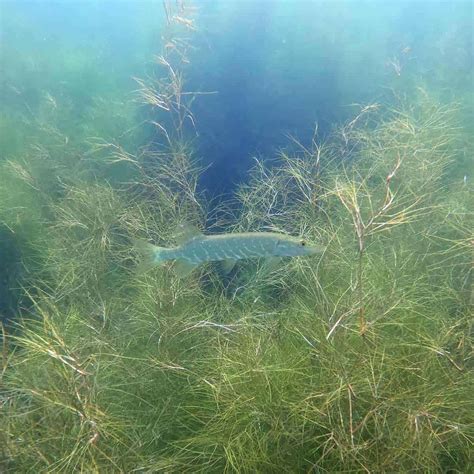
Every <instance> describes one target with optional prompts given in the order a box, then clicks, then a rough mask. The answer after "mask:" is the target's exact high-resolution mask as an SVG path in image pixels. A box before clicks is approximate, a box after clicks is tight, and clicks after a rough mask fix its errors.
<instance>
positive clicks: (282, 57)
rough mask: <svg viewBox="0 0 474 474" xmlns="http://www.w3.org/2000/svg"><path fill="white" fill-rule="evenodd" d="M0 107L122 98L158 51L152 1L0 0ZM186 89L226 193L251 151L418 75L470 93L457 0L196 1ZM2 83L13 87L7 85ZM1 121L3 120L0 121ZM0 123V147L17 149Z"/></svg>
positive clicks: (209, 180)
mask: <svg viewBox="0 0 474 474" xmlns="http://www.w3.org/2000/svg"><path fill="white" fill-rule="evenodd" d="M0 5H1V7H0V14H1V19H0V26H1V45H2V46H1V62H0V67H1V85H2V87H1V94H2V95H1V97H0V99H1V104H2V109H3V114H5V115H8V114H9V113H12V112H14V111H15V110H16V111H19V110H20V109H22V108H24V107H25V104H27V106H28V108H29V109H30V111H31V113H37V109H38V108H39V106H40V105H39V102H40V97H41V95H42V94H43V93H44V91H45V90H46V91H48V92H49V93H50V94H51V96H53V97H55V98H56V100H61V99H62V98H63V99H64V100H68V101H70V102H71V103H72V112H71V114H70V116H69V117H68V120H69V122H68V123H67V125H66V126H67V127H69V128H70V130H69V132H70V133H71V134H74V127H80V126H81V120H82V119H83V118H84V115H85V114H86V112H87V109H88V107H90V106H91V103H92V99H93V98H94V97H96V96H102V97H104V98H105V99H106V100H107V99H110V100H113V99H120V100H124V99H127V97H128V98H130V95H131V94H130V93H131V92H132V91H133V90H134V89H136V83H135V82H134V81H133V79H132V77H133V76H138V77H143V76H144V75H146V74H147V72H149V70H150V62H151V60H152V56H153V55H154V54H157V53H159V51H160V48H161V44H160V37H161V30H162V27H163V20H164V18H163V9H162V3H161V2H149V1H133V2H127V1H120V0H119V1H113V2H112V1H87V0H82V1H14V2H13V1H2V2H1V3H0ZM194 5H196V6H197V7H198V11H197V15H196V25H197V27H198V32H197V33H196V34H195V35H194V37H193V42H194V45H195V47H196V49H195V51H194V53H193V55H192V58H191V64H190V66H189V68H188V69H187V70H186V75H187V77H188V82H187V87H188V89H189V90H200V91H217V94H215V95H210V96H203V97H202V98H201V99H199V100H197V101H196V103H195V108H194V114H195V117H196V119H197V129H198V133H199V137H198V140H197V141H196V142H195V146H196V149H197V155H198V156H199V158H200V159H201V161H202V163H203V164H204V165H206V166H207V165H210V164H211V165H212V166H211V167H210V169H209V170H208V172H207V173H206V174H205V175H204V177H203V180H202V182H201V186H202V188H203V189H206V190H208V191H209V192H210V194H213V195H215V194H220V193H223V192H225V193H226V194H229V193H230V192H231V191H232V189H233V187H234V186H235V184H236V183H238V182H241V181H242V180H245V175H246V171H247V170H248V168H249V166H251V164H252V157H253V156H271V155H272V154H274V152H275V150H276V149H277V148H279V147H281V146H286V145H288V139H287V137H286V135H287V134H288V133H291V134H295V135H297V136H298V137H300V138H301V139H302V140H304V139H306V138H308V136H309V135H310V134H311V133H312V130H313V127H314V124H315V123H316V122H317V123H318V126H319V131H320V133H321V134H322V135H324V134H326V133H328V132H329V131H330V130H331V128H332V127H333V126H334V125H336V124H338V123H341V122H342V121H344V120H346V119H347V118H348V117H350V116H351V114H353V113H354V107H353V106H351V105H353V104H365V103H369V102H374V101H380V100H383V99H384V98H385V99H386V98H387V97H388V96H389V92H390V89H391V88H396V89H397V90H403V87H401V86H403V85H404V84H405V85H406V86H407V87H408V86H409V84H410V83H411V82H414V81H418V82H421V83H425V84H426V86H430V87H432V88H435V89H436V90H437V91H438V92H439V94H440V95H444V96H446V97H449V96H450V95H451V96H452V97H454V96H455V95H457V97H460V96H461V97H464V98H465V100H467V101H470V102H471V103H472V21H473V17H472V2H470V1H459V0H455V1H449V2H448V1H440V2H435V1H388V2H387V1H383V2H382V1H329V2H321V1H309V0H308V1H298V0H296V1H295V0H292V1H283V0H274V1H269V0H268V1H233V0H225V1H212V2H211V1H198V2H194ZM15 91H21V93H20V94H18V93H15ZM2 124H4V120H2ZM8 132H9V130H2V137H1V142H0V145H1V149H2V155H3V156H5V154H9V153H11V152H14V151H16V150H17V149H18V148H19V147H20V148H21V145H20V144H16V145H17V146H16V147H15V140H14V137H12V136H11V135H9V133H8Z"/></svg>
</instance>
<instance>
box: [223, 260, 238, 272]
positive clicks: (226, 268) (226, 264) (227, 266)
mask: <svg viewBox="0 0 474 474" xmlns="http://www.w3.org/2000/svg"><path fill="white" fill-rule="evenodd" d="M236 263H237V260H235V259H233V258H228V259H226V260H222V261H221V268H222V271H223V272H224V274H226V275H227V274H228V273H230V272H231V271H232V269H233V268H234V267H235V264H236Z"/></svg>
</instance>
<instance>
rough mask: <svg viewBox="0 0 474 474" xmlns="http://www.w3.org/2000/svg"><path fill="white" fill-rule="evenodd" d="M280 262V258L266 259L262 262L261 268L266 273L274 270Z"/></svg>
mask: <svg viewBox="0 0 474 474" xmlns="http://www.w3.org/2000/svg"><path fill="white" fill-rule="evenodd" d="M281 261H282V257H267V258H265V259H264V261H263V268H264V269H265V271H266V272H272V271H273V270H276V269H277V267H278V266H279V265H280V263H281Z"/></svg>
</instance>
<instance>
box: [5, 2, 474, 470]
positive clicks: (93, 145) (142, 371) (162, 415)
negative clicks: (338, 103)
mask: <svg viewBox="0 0 474 474" xmlns="http://www.w3.org/2000/svg"><path fill="white" fill-rule="evenodd" d="M164 9H165V10H164V18H165V22H164V26H163V30H162V32H161V33H162V38H161V41H162V47H161V52H160V54H159V55H158V56H156V57H155V58H154V62H153V66H152V67H153V71H154V73H153V75H151V74H150V75H149V76H144V77H143V78H141V77H140V78H137V79H135V82H134V84H135V86H134V87H135V89H136V90H135V93H134V95H133V100H130V101H126V100H125V99H123V98H122V99H120V98H119V94H121V93H122V91H121V89H120V88H117V89H115V90H113V91H111V92H110V94H111V96H110V97H108V98H107V101H106V102H104V99H100V97H101V95H103V93H104V91H103V90H99V91H98V93H97V96H94V97H92V98H91V99H90V103H89V104H87V107H86V106H85V105H84V104H81V105H78V104H77V103H76V102H75V101H74V100H78V97H77V96H75V95H74V94H72V95H71V96H68V95H67V94H66V93H65V95H64V96H60V95H58V98H57V99H56V98H55V97H53V96H51V95H48V93H47V92H46V91H43V92H38V93H37V103H36V108H35V107H33V105H29V106H28V108H29V109H30V110H26V112H25V110H24V104H23V103H22V105H21V106H19V105H18V104H9V105H8V107H6V110H7V111H8V113H4V114H2V117H1V120H2V123H4V125H2V126H3V127H5V129H8V128H11V129H16V130H17V131H16V133H15V134H14V135H11V137H12V138H11V142H9V143H8V144H5V145H2V146H4V148H5V150H9V153H5V154H4V156H5V158H4V159H3V158H2V160H1V162H0V258H1V261H2V270H0V276H1V280H0V315H1V317H2V319H1V330H2V331H1V334H0V336H1V345H2V359H1V360H2V364H1V367H0V471H2V472H12V473H13V472H15V473H16V472H34V473H40V472H65V473H69V472H85V473H92V472H100V473H102V472H111V473H112V472H114V473H115V472H124V473H130V472H147V473H148V472H150V473H151V472H179V473H185V472H189V473H191V472H193V473H194V472H203V473H204V472H205V473H210V472H216V473H217V472H242V473H247V472H248V473H254V472H262V473H267V472H268V473H273V472H275V473H277V472H295V473H296V472H328V473H329V472H452V473H454V472H471V471H472V469H473V466H474V465H473V457H472V453H473V442H474V436H473V433H474V400H473V397H472V393H473V389H474V377H473V372H472V371H473V359H472V354H473V351H472V323H473V319H472V305H473V302H474V301H473V290H472V252H473V238H472V222H473V220H472V183H471V180H470V179H468V178H467V177H466V171H465V170H466V169H467V168H468V166H469V164H470V160H471V161H472V151H473V139H472V136H471V134H470V133H469V131H470V128H469V127H470V125H469V124H466V122H467V121H468V120H472V116H470V115H469V114H470V112H469V111H466V107H465V106H464V107H462V106H461V105H460V104H459V103H458V102H456V101H454V100H445V98H444V96H443V94H438V91H436V90H431V89H430V88H428V87H425V84H423V83H416V86H412V84H411V81H409V84H408V87H407V84H403V87H404V88H403V89H402V90H401V91H400V90H398V91H391V93H390V94H389V95H387V96H386V98H384V100H381V101H378V102H370V103H368V104H366V105H360V106H358V107H357V108H355V109H354V110H355V112H354V113H353V114H352V115H351V117H350V118H349V119H348V120H347V121H345V122H343V123H342V124H339V125H337V126H334V127H333V128H332V129H331V131H330V132H328V133H325V134H322V133H321V132H320V130H318V127H317V126H316V127H315V128H314V133H313V134H312V136H310V137H309V139H305V140H303V139H300V138H297V137H296V136H295V135H291V136H290V137H288V144H287V146H285V147H283V148H282V149H280V151H278V152H276V151H275V153H276V156H275V157H274V158H273V159H272V160H270V159H268V158H265V157H262V158H259V159H256V160H255V162H254V166H253V167H252V169H251V170H250V172H249V174H248V179H247V180H246V181H245V182H243V183H241V184H240V185H238V187H237V188H236V190H235V193H234V194H233V197H232V199H225V200H220V201H217V202H216V201H213V200H211V199H209V197H208V195H207V194H206V193H205V192H203V191H202V190H201V189H200V187H199V183H200V179H201V176H202V173H203V168H204V166H203V163H202V162H201V161H200V160H199V158H198V154H197V153H196V145H195V143H196V140H198V139H199V136H198V137H197V138H196V134H197V132H196V123H197V122H198V117H197V116H196V115H195V114H194V108H193V105H194V101H195V100H201V101H205V100H206V99H207V97H206V96H207V95H212V94H210V93H209V94H208V93H206V92H202V91H199V92H196V91H194V92H192V91H190V90H188V89H187V88H186V81H185V78H186V73H187V71H188V68H190V67H192V65H193V64H192V57H193V56H192V52H193V48H192V42H191V39H190V38H192V37H193V35H194V34H195V33H196V31H197V30H198V24H197V20H196V11H195V10H194V9H191V8H188V7H187V3H186V2H182V1H179V2H168V1H165V2H164ZM88 67H89V66H88ZM413 81H415V80H414V79H413ZM25 94H26V92H24V93H22V94H21V95H22V96H23V95H25ZM114 94H115V95H114ZM201 96H203V97H201ZM60 97H62V99H61V98H60ZM68 97H69V99H67V98H68ZM74 98H75V99H74ZM25 100H26V99H25ZM104 103H106V104H107V105H106V111H105V112H104ZM80 106H83V107H85V110H83V112H82V114H81V116H80V120H79V124H80V125H78V120H76V118H75V116H76V112H77V110H78V107H80ZM466 118H467V119H466ZM19 124H21V126H19ZM2 153H3V151H2ZM184 223H186V224H190V225H193V226H196V227H198V228H200V229H206V233H209V234H215V233H217V234H219V233H224V232H226V233H231V234H232V233H239V235H240V233H245V234H244V235H249V234H247V233H252V234H251V235H254V234H253V233H256V232H259V233H260V232H272V233H279V234H281V233H284V234H288V235H293V236H301V237H304V239H305V241H304V242H308V243H310V244H311V245H314V246H318V249H319V248H320V249H321V252H317V253H314V255H308V256H304V257H296V258H283V259H281V260H279V261H277V262H275V261H273V262H269V261H267V260H265V259H262V258H261V259H253V260H239V261H238V262H237V263H236V265H235V266H233V267H232V268H231V269H230V271H229V272H226V273H224V272H222V270H221V269H220V268H219V267H218V266H217V265H215V264H213V263H204V264H203V265H202V266H200V267H199V268H198V269H194V271H193V272H190V273H189V274H186V275H181V276H180V275H177V274H176V271H175V269H174V268H173V265H172V264H166V265H160V266H151V267H150V268H146V271H137V267H138V266H139V265H137V264H138V258H139V256H138V255H137V253H136V251H135V250H134V244H133V243H134V242H135V241H136V240H137V239H140V240H141V241H148V242H153V243H155V244H157V245H160V247H173V246H175V245H176V244H177V236H176V233H175V231H176V229H178V228H179V227H180V225H183V224H184ZM264 235H268V234H264ZM270 235H271V236H273V235H275V234H270ZM288 240H290V239H289V238H288ZM300 255H301V254H300Z"/></svg>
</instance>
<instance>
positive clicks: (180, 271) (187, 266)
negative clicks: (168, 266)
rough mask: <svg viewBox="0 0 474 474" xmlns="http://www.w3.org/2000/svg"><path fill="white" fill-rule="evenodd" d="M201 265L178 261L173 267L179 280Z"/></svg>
mask: <svg viewBox="0 0 474 474" xmlns="http://www.w3.org/2000/svg"><path fill="white" fill-rule="evenodd" d="M198 266H199V264H197V265H196V264H195V263H190V262H188V261H186V260H177V261H176V262H175V264H174V265H173V271H174V272H175V273H176V275H177V276H178V277H179V278H184V277H186V276H188V275H189V274H190V273H191V272H192V271H193V270H194V269H195V268H197V267H198Z"/></svg>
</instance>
